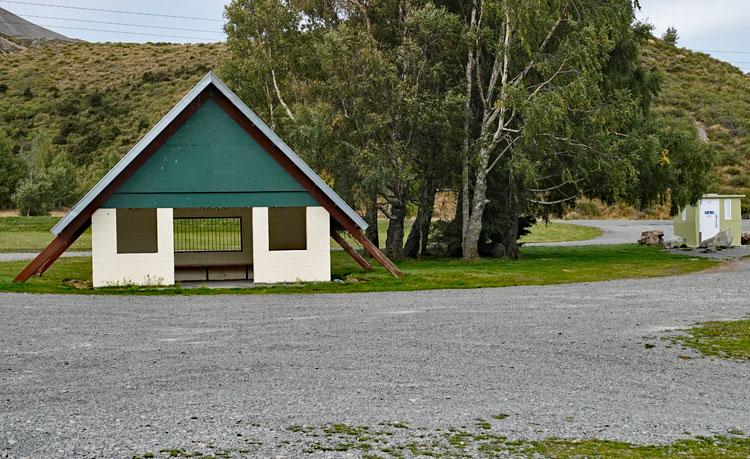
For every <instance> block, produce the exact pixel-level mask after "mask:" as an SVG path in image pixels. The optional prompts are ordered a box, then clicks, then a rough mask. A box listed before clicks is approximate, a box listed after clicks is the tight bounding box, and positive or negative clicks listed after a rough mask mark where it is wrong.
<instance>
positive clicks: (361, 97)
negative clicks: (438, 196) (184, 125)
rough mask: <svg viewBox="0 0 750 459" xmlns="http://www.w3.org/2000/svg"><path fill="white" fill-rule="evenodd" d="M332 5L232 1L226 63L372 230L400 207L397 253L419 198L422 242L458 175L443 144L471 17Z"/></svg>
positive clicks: (395, 6)
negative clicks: (436, 203)
mask: <svg viewBox="0 0 750 459" xmlns="http://www.w3.org/2000/svg"><path fill="white" fill-rule="evenodd" d="M330 5H331V8H321V7H320V4H319V3H317V2H305V1H300V2H282V1H273V0H236V1H234V2H232V4H230V5H229V6H228V7H227V16H228V18H229V23H228V25H227V27H226V30H227V33H228V36H229V44H230V50H231V51H232V56H233V58H232V60H231V61H230V63H229V64H228V65H227V67H226V68H225V71H224V74H225V75H227V77H228V79H229V82H230V84H232V86H233V87H235V88H237V89H238V92H239V94H240V95H241V97H243V99H245V100H247V101H249V102H250V103H251V105H253V106H256V107H267V108H264V109H263V112H264V113H265V115H266V116H267V117H268V119H270V120H271V124H272V125H277V127H278V129H279V130H280V131H281V132H282V133H284V135H285V137H286V138H287V139H288V140H289V141H290V143H292V144H293V145H294V146H295V147H297V149H298V151H300V152H301V154H302V155H303V156H304V157H305V159H307V160H309V161H310V162H311V163H312V164H313V165H314V166H316V168H317V169H318V170H319V171H321V172H322V173H324V174H326V175H327V176H330V177H331V179H332V182H333V184H334V188H335V189H336V190H337V191H339V192H341V193H342V195H344V197H345V198H347V197H348V198H350V199H351V200H353V201H355V202H360V203H362V207H364V208H366V209H367V217H368V220H369V223H370V226H371V229H372V232H368V235H369V236H370V237H371V238H375V237H376V236H377V233H376V232H375V231H376V230H377V214H378V213H381V214H382V215H385V216H386V217H387V218H388V220H389V224H388V231H387V238H386V243H385V246H386V253H387V255H389V256H390V257H393V258H394V259H400V258H403V256H404V225H405V219H406V215H407V208H408V206H409V204H410V203H412V202H414V201H417V202H419V203H420V207H421V208H422V211H421V213H420V214H419V216H420V218H419V220H420V224H419V225H418V231H417V234H422V236H423V237H422V238H421V240H422V241H423V243H420V244H417V245H418V246H419V247H418V249H416V252H420V253H421V251H422V248H423V247H424V246H426V234H427V233H428V231H429V220H430V217H431V214H432V208H431V206H432V204H431V203H432V200H433V199H434V193H435V190H436V189H437V187H438V186H440V185H442V184H444V183H446V177H448V176H449V174H445V173H443V172H444V171H441V170H440V168H441V167H444V166H443V165H442V164H443V163H444V162H443V161H441V160H438V158H436V156H437V155H440V154H447V153H446V152H447V151H448V150H449V149H450V146H451V142H450V141H445V142H443V141H442V139H445V137H446V135H445V134H446V133H451V132H453V129H452V126H453V124H454V118H455V115H454V114H455V113H456V112H457V110H456V109H457V107H458V105H460V98H457V97H456V94H455V93H454V92H453V91H452V86H451V85H455V83H456V78H455V77H454V76H453V75H452V74H453V73H455V71H454V69H455V68H456V66H455V65H451V64H452V63H450V62H449V60H450V59H458V54H457V53H456V50H457V49H460V47H457V46H456V44H460V43H461V27H462V25H461V21H460V18H458V17H457V16H456V15H453V14H450V13H449V12H447V11H446V10H445V9H443V8H436V7H435V6H434V4H433V3H432V2H430V1H426V0H422V1H398V0H387V1H382V2H368V1H364V0H362V1H360V0H342V1H335V2H331V4H330ZM271 17H272V18H273V19H269V20H268V21H264V20H262V19H263V18H271ZM280 18H281V19H280ZM300 18H304V20H302V19H300ZM289 62H294V65H290V64H289ZM235 82H236V83H235ZM457 101H458V102H459V104H457ZM279 107H281V110H279ZM279 111H281V112H282V113H283V115H282V116H279V115H278V112H279ZM441 152H442V153H441ZM430 158H432V159H433V160H430ZM427 176H428V177H432V179H431V180H430V181H429V183H423V180H422V178H423V177H427ZM427 207H429V210H428V209H427ZM425 216H426V217H425Z"/></svg>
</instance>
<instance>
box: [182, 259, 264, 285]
mask: <svg viewBox="0 0 750 459" xmlns="http://www.w3.org/2000/svg"><path fill="white" fill-rule="evenodd" d="M252 268H253V265H252V264H250V263H244V264H227V265H178V266H175V267H174V270H175V273H177V272H179V271H192V272H199V271H202V272H204V273H205V275H206V276H205V279H202V280H206V281H211V280H220V279H211V271H212V270H213V271H218V270H236V271H244V272H245V277H244V278H243V280H252V277H251V274H252V272H253V269H252ZM195 280H199V279H195ZM231 280H239V279H231Z"/></svg>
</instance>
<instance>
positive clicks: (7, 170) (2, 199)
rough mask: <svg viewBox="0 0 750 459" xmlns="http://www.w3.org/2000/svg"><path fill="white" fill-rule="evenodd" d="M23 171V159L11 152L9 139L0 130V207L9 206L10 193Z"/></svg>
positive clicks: (10, 202) (10, 203)
mask: <svg viewBox="0 0 750 459" xmlns="http://www.w3.org/2000/svg"><path fill="white" fill-rule="evenodd" d="M25 173H26V167H25V164H24V162H23V160H22V159H21V158H19V157H18V156H17V155H16V154H15V153H14V152H13V150H12V147H11V142H10V140H9V139H8V138H7V136H6V135H5V133H3V132H2V131H0V209H7V208H9V207H11V205H12V201H11V195H12V194H13V192H14V191H15V189H16V186H17V184H18V182H19V181H20V180H21V178H22V177H23V176H24V174H25Z"/></svg>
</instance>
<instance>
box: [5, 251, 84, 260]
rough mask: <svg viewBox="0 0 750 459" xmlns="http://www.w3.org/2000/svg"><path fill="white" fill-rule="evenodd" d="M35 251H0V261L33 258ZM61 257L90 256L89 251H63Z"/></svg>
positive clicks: (35, 254)
mask: <svg viewBox="0 0 750 459" xmlns="http://www.w3.org/2000/svg"><path fill="white" fill-rule="evenodd" d="M36 256H37V253H31V252H8V253H0V261H20V260H33V259H34V258H36ZM61 256H62V257H90V256H91V252H65V253H63V254H62V255H61Z"/></svg>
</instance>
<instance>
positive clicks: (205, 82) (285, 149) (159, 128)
mask: <svg viewBox="0 0 750 459" xmlns="http://www.w3.org/2000/svg"><path fill="white" fill-rule="evenodd" d="M210 86H212V87H213V88H215V89H216V90H217V91H218V92H220V93H221V94H222V95H223V96H224V97H226V99H227V100H228V101H229V103H231V104H232V105H234V107H235V108H236V109H237V110H239V112H241V113H242V115H243V116H244V117H245V118H246V119H247V121H249V122H250V123H251V124H252V125H253V126H254V127H255V128H257V129H258V130H259V131H260V132H261V133H262V134H263V135H264V136H265V137H266V138H267V139H268V140H269V141H270V142H271V143H272V144H273V145H274V146H275V147H276V148H278V150H279V151H280V152H281V153H283V155H284V156H286V158H287V159H288V160H289V161H291V163H292V164H293V165H294V166H295V167H296V168H297V169H298V170H299V172H301V173H302V174H303V175H304V176H305V177H307V179H309V180H310V181H311V182H312V183H313V184H314V186H315V187H317V188H318V190H319V191H320V192H322V193H323V195H325V197H327V198H328V199H330V201H331V202H332V203H333V205H335V206H336V207H338V208H339V209H340V210H341V211H342V212H343V213H344V214H345V215H346V216H347V217H348V218H349V219H351V221H352V222H353V223H354V224H356V225H357V226H358V227H359V228H360V229H363V230H364V229H366V228H367V223H365V221H364V220H363V219H362V217H360V216H359V215H358V214H357V213H356V212H355V211H354V209H352V208H351V207H350V206H349V205H348V204H347V203H346V202H345V201H344V200H343V199H342V198H341V197H340V196H339V195H338V194H336V192H335V191H333V190H332V189H331V187H329V186H328V185H327V184H326V183H325V182H324V181H323V180H322V179H321V178H320V177H319V176H318V175H317V174H316V173H315V172H314V171H313V170H312V169H311V168H310V166H308V165H307V164H306V163H305V162H304V161H302V159H301V158H300V157H299V156H298V155H297V154H296V153H295V152H294V151H293V150H292V149H291V148H289V146H288V145H287V144H286V143H284V141H283V140H281V138H279V136H278V135H276V133H275V132H273V130H271V128H269V127H268V126H267V125H266V123H264V122H263V120H261V119H260V118H259V117H258V115H256V114H255V113H254V112H253V111H252V110H251V109H250V108H249V107H248V106H247V105H245V104H244V103H243V102H242V101H241V100H240V99H239V97H237V95H236V94H234V93H233V92H232V91H231V90H230V89H229V88H228V87H227V86H226V85H225V84H224V83H223V82H222V81H221V80H220V79H219V78H218V77H216V75H214V74H213V73H212V72H209V73H208V74H207V75H206V76H205V77H203V79H202V80H201V81H200V82H199V83H198V84H196V85H195V86H194V87H193V89H191V90H190V92H189V93H188V94H187V95H186V96H185V97H183V98H182V100H181V101H180V102H179V103H178V104H177V105H175V106H174V108H172V110H170V111H169V113H167V114H166V115H165V116H164V118H162V119H161V121H159V123H158V124H157V125H156V126H154V128H153V129H151V131H149V133H148V134H146V136H145V137H143V138H142V139H141V140H140V141H139V142H138V143H137V144H136V145H135V146H134V147H133V148H132V149H131V150H130V151H129V152H128V153H127V154H126V155H125V156H124V157H123V158H122V159H121V160H120V161H119V162H118V163H117V164H116V165H115V166H114V167H113V168H112V169H111V170H110V171H109V172H107V174H106V175H105V176H104V177H103V178H102V179H101V180H100V181H99V182H98V183H97V184H96V185H95V186H94V187H93V188H92V189H91V190H90V191H89V192H88V193H86V195H85V196H84V197H83V198H82V199H81V200H80V201H79V202H78V203H76V205H75V206H73V208H71V209H70V211H69V212H68V213H67V214H66V215H65V217H63V218H62V219H61V220H60V221H59V222H58V223H57V224H56V225H55V226H54V227H53V228H52V233H53V234H55V235H60V233H62V232H63V231H65V230H66V229H67V228H68V226H69V225H71V223H73V222H74V221H75V220H76V217H78V216H79V215H80V214H81V213H82V212H84V211H86V210H88V211H91V209H90V207H91V204H92V203H93V202H94V201H95V200H96V199H97V197H98V196H99V195H100V194H101V193H102V192H104V190H105V189H107V188H108V187H109V186H110V185H111V184H112V183H113V182H115V180H117V179H118V177H119V176H120V175H121V174H123V172H124V171H125V170H126V169H128V168H129V166H130V165H131V163H133V162H134V161H136V160H137V159H138V157H139V155H141V154H142V153H143V152H144V150H146V149H147V147H149V145H151V143H152V142H154V140H155V139H156V138H157V137H158V136H160V135H161V134H162V133H163V132H164V131H165V130H166V129H167V127H168V126H170V124H171V123H172V122H173V121H174V120H175V119H176V118H177V117H178V116H180V114H181V113H182V112H183V111H185V110H186V109H187V108H188V107H189V106H190V105H191V103H193V102H194V101H195V100H196V99H197V98H198V97H199V95H200V94H201V93H203V92H204V91H205V90H206V89H208V88H209V87H210Z"/></svg>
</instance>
